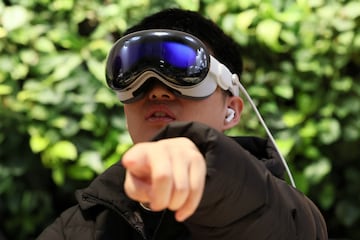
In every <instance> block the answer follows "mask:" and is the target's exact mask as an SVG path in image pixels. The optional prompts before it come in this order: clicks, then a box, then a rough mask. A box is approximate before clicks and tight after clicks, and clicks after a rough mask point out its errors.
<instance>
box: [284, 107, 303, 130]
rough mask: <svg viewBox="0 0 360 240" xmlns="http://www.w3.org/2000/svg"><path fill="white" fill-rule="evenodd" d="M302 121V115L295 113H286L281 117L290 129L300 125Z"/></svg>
mask: <svg viewBox="0 0 360 240" xmlns="http://www.w3.org/2000/svg"><path fill="white" fill-rule="evenodd" d="M304 119H305V116H304V115H303V113H302V112H297V111H288V112H286V113H285V114H284V115H283V121H284V122H285V124H286V125H287V126H288V127H290V128H291V127H294V126H296V125H298V124H300V123H302V122H303V121H304Z"/></svg>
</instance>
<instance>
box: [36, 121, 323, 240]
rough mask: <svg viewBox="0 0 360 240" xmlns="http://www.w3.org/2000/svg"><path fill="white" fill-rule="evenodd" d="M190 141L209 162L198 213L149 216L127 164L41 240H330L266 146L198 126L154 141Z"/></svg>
mask: <svg viewBox="0 0 360 240" xmlns="http://www.w3.org/2000/svg"><path fill="white" fill-rule="evenodd" d="M177 136H183V137H188V138H189V139H191V140H192V141H193V142H194V143H195V144H196V146H197V147H198V148H199V150H200V151H201V153H202V154H203V155H204V157H205V159H206V164H207V176H206V186H205V190H204V193H203V197H202V200H201V202H200V205H199V207H198V209H197V210H196V212H195V213H194V214H193V215H192V216H191V217H190V218H188V219H187V220H186V221H185V222H183V223H179V222H176V220H175V219H174V216H173V212H171V211H169V210H165V211H162V212H150V211H147V210H145V209H143V208H142V207H141V206H139V204H138V203H137V202H135V201H132V200H131V199H129V198H128V197H127V196H126V194H125V192H124V189H123V182H124V177H125V169H124V168H123V167H122V165H121V164H120V163H118V164H115V165H114V166H112V167H110V168H109V169H108V170H107V171H105V172H104V173H103V174H101V175H100V176H98V177H97V178H96V179H95V180H94V181H93V182H92V183H91V184H90V186H89V187H88V188H86V189H83V190H79V191H77V192H76V198H77V201H78V205H76V206H74V207H72V208H70V209H68V210H66V211H65V212H64V213H63V214H62V215H61V216H60V217H59V218H58V219H57V220H56V221H55V222H54V223H53V224H52V225H50V226H49V227H48V228H47V229H45V230H44V232H43V233H42V234H41V235H40V236H39V237H38V240H45V239H46V240H60V239H61V240H63V239H69V240H70V239H71V240H75V239H76V240H79V239H101V240H103V239H107V240H111V239H114V240H115V239H117V240H120V239H124V240H125V239H134V240H137V239H139V240H140V239H193V240H215V239H216V240H234V239H241V240H243V239H251V240H262V239H274V240H282V239H283V240H294V239H301V240H312V239H314V240H315V239H321V240H323V239H327V230H326V225H325V222H324V219H323V217H322V215H321V213H320V212H319V210H318V209H317V207H316V206H315V205H314V204H313V203H312V202H311V201H310V200H309V199H308V198H307V197H306V196H304V195H303V194H302V193H301V192H299V191H298V190H296V189H294V188H293V187H291V186H289V185H288V184H287V183H286V182H285V181H284V180H283V179H282V176H283V173H284V167H283V165H282V163H281V161H280V160H279V157H278V154H277V153H276V151H275V150H274V148H273V146H272V145H271V144H269V142H268V141H267V140H264V139H260V138H253V137H237V138H230V137H227V136H225V135H224V134H222V133H220V132H217V131H216V130H214V129H211V128H209V127H207V126H205V125H202V124H199V123H173V124H170V125H168V126H167V127H165V128H164V129H163V130H162V131H161V132H160V133H159V134H158V135H157V136H156V137H155V138H154V139H153V140H154V141H155V140H159V139H165V138H172V137H177Z"/></svg>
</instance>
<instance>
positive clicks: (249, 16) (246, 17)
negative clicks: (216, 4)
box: [236, 9, 258, 31]
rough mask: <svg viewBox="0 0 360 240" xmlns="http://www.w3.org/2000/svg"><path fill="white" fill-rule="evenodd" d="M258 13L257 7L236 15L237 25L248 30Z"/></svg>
mask: <svg viewBox="0 0 360 240" xmlns="http://www.w3.org/2000/svg"><path fill="white" fill-rule="evenodd" d="M257 15H258V11H256V10H255V9H249V10H246V11H242V12H241V13H239V14H238V15H237V17H236V26H237V27H238V28H239V29H241V30H243V31H246V30H247V29H248V28H249V27H250V25H251V24H252V23H253V21H254V19H255V18H256V16H257Z"/></svg>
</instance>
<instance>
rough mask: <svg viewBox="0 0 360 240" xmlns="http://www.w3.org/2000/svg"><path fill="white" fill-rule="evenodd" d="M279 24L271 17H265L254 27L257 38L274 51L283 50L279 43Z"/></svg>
mask: <svg viewBox="0 0 360 240" xmlns="http://www.w3.org/2000/svg"><path fill="white" fill-rule="evenodd" d="M281 28H282V27H281V24H280V23H279V22H277V21H275V20H273V19H265V20H263V21H261V22H260V23H259V24H258V25H257V27H256V36H257V38H258V39H259V40H260V41H262V42H264V43H265V44H266V45H268V46H269V47H270V48H272V49H273V50H275V51H283V50H284V48H283V47H282V46H281V45H280V43H279V36H280V32H281Z"/></svg>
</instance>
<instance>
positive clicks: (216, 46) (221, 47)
mask: <svg viewBox="0 0 360 240" xmlns="http://www.w3.org/2000/svg"><path fill="white" fill-rule="evenodd" d="M155 28H159V29H172V30H178V31H182V32H186V33H189V34H191V35H193V36H195V37H197V38H199V39H200V40H201V41H203V42H204V43H205V44H206V45H207V46H208V47H209V48H210V50H211V51H212V53H213V54H214V57H216V59H218V60H219V61H220V62H221V63H223V64H224V65H225V66H227V67H228V68H229V70H230V71H231V72H232V73H237V74H238V75H239V76H240V75H241V72H242V68H243V63H242V58H241V50H240V46H239V45H238V44H237V43H236V42H235V41H234V40H233V39H232V38H231V37H229V36H228V35H226V34H225V33H224V32H223V31H222V29H221V28H220V27H219V26H217V25H216V24H215V23H214V22H213V21H211V20H209V19H207V18H205V17H204V16H202V15H201V14H200V13H198V12H194V11H189V10H182V9H176V8H172V9H165V10H162V11H160V12H158V13H155V14H153V15H150V16H147V17H145V18H144V19H143V20H142V21H141V22H139V23H138V24H136V25H134V26H132V27H131V28H129V29H127V30H126V31H125V32H124V34H123V35H127V34H129V33H133V32H137V31H141V30H147V29H155Z"/></svg>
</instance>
